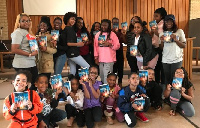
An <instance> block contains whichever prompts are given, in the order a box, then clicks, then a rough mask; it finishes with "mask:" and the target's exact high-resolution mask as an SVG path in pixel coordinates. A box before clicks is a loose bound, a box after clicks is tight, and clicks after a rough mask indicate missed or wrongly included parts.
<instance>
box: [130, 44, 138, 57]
mask: <svg viewBox="0 0 200 128" xmlns="http://www.w3.org/2000/svg"><path fill="white" fill-rule="evenodd" d="M130 55H131V56H137V55H138V49H137V45H131V46H130Z"/></svg>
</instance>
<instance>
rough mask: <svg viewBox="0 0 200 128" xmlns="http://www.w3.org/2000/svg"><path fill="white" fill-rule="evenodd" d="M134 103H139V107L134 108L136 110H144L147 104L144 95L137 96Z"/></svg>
mask: <svg viewBox="0 0 200 128" xmlns="http://www.w3.org/2000/svg"><path fill="white" fill-rule="evenodd" d="M134 104H137V109H134V110H135V111H143V110H144V105H145V99H144V98H143V97H141V98H135V101H134Z"/></svg>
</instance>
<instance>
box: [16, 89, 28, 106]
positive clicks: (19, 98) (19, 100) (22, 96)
mask: <svg viewBox="0 0 200 128" xmlns="http://www.w3.org/2000/svg"><path fill="white" fill-rule="evenodd" d="M14 96H15V103H16V104H17V110H28V105H27V101H28V92H27V91H25V92H14Z"/></svg>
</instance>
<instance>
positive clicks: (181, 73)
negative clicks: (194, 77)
mask: <svg viewBox="0 0 200 128" xmlns="http://www.w3.org/2000/svg"><path fill="white" fill-rule="evenodd" d="M175 73H176V74H180V75H183V74H184V73H183V72H175Z"/></svg>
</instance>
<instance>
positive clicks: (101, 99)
mask: <svg viewBox="0 0 200 128" xmlns="http://www.w3.org/2000/svg"><path fill="white" fill-rule="evenodd" d="M104 99H105V97H104V96H102V95H101V96H100V101H101V102H102V103H103V101H104Z"/></svg>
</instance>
